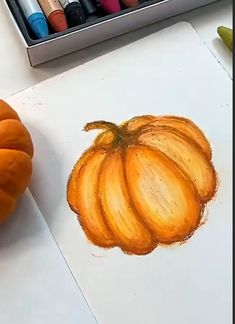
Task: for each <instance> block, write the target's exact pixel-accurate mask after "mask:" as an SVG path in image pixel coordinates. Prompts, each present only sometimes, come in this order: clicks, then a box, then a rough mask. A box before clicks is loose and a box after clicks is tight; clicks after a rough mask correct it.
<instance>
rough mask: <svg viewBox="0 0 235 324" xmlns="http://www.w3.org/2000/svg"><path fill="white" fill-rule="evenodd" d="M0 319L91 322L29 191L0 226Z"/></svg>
mask: <svg viewBox="0 0 235 324" xmlns="http://www.w3.org/2000/svg"><path fill="white" fill-rule="evenodd" d="M0 268H1V271H0V286H1V289H0V323H9V324H10V323H11V324H25V323H32V324H42V323H45V324H46V323H57V324H64V323H68V324H77V323H80V322H81V323H89V324H95V323H97V322H96V321H95V319H94V317H93V314H92V313H91V311H90V309H89V307H88V305H87V303H86V302H85V300H84V298H83V296H82V294H81V292H80V290H79V288H78V286H77V284H76V281H75V280H74V278H73V276H72V275H71V273H70V271H69V268H68V267H67V265H66V262H65V260H64V258H63V256H62V255H61V253H60V250H59V249H58V246H57V245H56V242H55V241H54V239H53V237H52V235H51V233H50V231H49V230H48V227H47V225H46V223H45V221H44V219H43V217H42V215H41V213H40V211H39V210H38V207H37V205H36V204H35V201H34V200H33V198H32V195H31V193H30V192H29V191H27V192H26V194H25V195H24V196H23V197H22V199H21V200H20V203H19V206H18V208H17V210H16V211H15V213H14V214H13V215H12V217H11V218H10V219H9V220H8V221H7V222H6V223H5V224H4V225H1V228H0Z"/></svg>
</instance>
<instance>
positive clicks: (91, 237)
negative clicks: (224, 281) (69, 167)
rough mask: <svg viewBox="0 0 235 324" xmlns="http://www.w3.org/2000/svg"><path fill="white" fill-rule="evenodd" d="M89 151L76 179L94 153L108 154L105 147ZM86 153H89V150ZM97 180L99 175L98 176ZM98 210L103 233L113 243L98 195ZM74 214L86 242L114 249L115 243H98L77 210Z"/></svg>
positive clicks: (100, 167) (97, 188)
mask: <svg viewBox="0 0 235 324" xmlns="http://www.w3.org/2000/svg"><path fill="white" fill-rule="evenodd" d="M90 150H91V154H89V155H88V156H87V158H86V159H85V160H84V161H83V164H82V166H81V167H80V169H79V171H78V173H77V177H76V179H79V177H80V174H81V172H82V171H83V168H84V167H85V166H86V163H87V162H88V161H89V160H91V159H92V158H93V155H94V153H95V152H97V151H100V150H102V151H104V152H105V153H106V156H107V154H108V152H107V148H106V147H103V148H102V147H99V148H98V147H97V148H96V147H91V148H90ZM87 151H89V149H88V150H87ZM106 156H105V158H104V160H105V159H106ZM103 162H104V161H102V162H101V164H100V166H99V174H100V172H101V169H102V165H103ZM97 179H99V175H98V177H97ZM76 182H77V181H76ZM95 191H96V192H99V187H98V181H97V183H96V190H95ZM98 208H99V212H100V215H101V218H102V221H103V224H104V227H105V231H106V233H107V234H108V236H109V239H110V241H111V242H112V241H113V242H114V239H113V233H112V231H111V230H110V228H109V226H108V225H107V222H106V219H105V217H104V213H103V210H102V208H101V205H100V200H99V195H98ZM76 214H77V216H78V217H77V219H78V221H79V223H80V225H81V227H82V228H83V230H84V232H85V233H86V236H87V238H88V240H90V241H91V242H93V244H95V245H98V246H100V247H103V248H110V247H114V246H115V245H114V243H115V242H114V243H111V242H110V243H109V244H108V245H107V244H102V243H101V242H100V241H99V242H98V240H97V237H95V235H94V234H93V233H92V232H91V231H90V230H89V228H88V227H87V226H86V225H85V224H83V222H82V215H81V213H80V211H79V208H78V209H77V211H76Z"/></svg>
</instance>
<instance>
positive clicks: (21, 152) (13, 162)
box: [0, 149, 32, 199]
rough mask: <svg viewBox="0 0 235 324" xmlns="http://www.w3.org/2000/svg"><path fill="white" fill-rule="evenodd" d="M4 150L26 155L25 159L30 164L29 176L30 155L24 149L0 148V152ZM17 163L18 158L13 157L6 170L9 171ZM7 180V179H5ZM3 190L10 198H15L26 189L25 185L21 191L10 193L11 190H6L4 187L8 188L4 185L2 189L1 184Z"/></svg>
mask: <svg viewBox="0 0 235 324" xmlns="http://www.w3.org/2000/svg"><path fill="white" fill-rule="evenodd" d="M4 151H6V152H7V151H11V152H17V153H18V154H20V155H22V156H25V157H27V159H28V162H30V166H31V168H30V169H31V170H30V171H31V174H30V177H29V178H31V175H32V159H31V157H30V156H29V155H28V154H27V153H25V152H24V151H19V150H13V149H1V153H2V152H4ZM24 162H26V160H25V161H24ZM17 164H18V158H17V157H15V158H14V159H13V160H12V161H11V162H10V164H9V165H8V166H7V170H6V171H7V172H8V171H9V170H11V169H13V166H14V165H17ZM7 182H8V181H7ZM0 188H1V189H2V190H3V191H4V192H6V193H7V194H8V195H9V196H11V197H12V198H14V199H17V198H18V197H19V196H20V195H21V194H22V193H23V192H24V191H25V189H26V187H25V188H24V189H23V191H22V190H21V192H19V193H18V194H17V195H13V194H12V192H11V191H8V190H6V188H7V189H8V186H6V187H5V186H4V189H3V186H1V187H0Z"/></svg>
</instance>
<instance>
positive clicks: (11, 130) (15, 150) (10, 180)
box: [0, 100, 33, 224]
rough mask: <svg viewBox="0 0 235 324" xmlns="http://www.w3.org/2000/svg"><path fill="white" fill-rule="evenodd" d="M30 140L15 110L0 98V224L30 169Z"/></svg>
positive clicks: (11, 206) (14, 200) (19, 193)
mask: <svg viewBox="0 0 235 324" xmlns="http://www.w3.org/2000/svg"><path fill="white" fill-rule="evenodd" d="M32 157H33V143H32V140H31V136H30V134H29V132H28V131H27V129H26V128H25V127H24V125H23V124H22V122H21V120H20V118H19V116H18V115H17V113H16V112H15V111H14V110H13V109H12V108H11V107H10V106H9V105H8V104H7V103H6V102H4V101H2V100H0V224H1V223H3V222H4V221H5V220H6V219H7V218H8V217H9V216H10V214H11V213H12V211H13V210H14V208H15V206H16V202H17V200H18V198H19V197H20V195H21V194H22V193H23V192H24V191H25V189H26V187H27V186H28V184H29V181H30V177H31V173H32Z"/></svg>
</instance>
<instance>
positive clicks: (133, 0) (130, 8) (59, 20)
mask: <svg viewBox="0 0 235 324" xmlns="http://www.w3.org/2000/svg"><path fill="white" fill-rule="evenodd" d="M3 1H4V2H5V4H6V6H7V8H8V9H9V13H10V15H11V17H12V20H13V22H14V23H15V25H16V28H17V30H18V32H19V34H20V35H21V38H22V40H23V42H24V45H25V48H26V51H27V53H28V57H29V61H30V64H31V66H36V65H39V64H41V63H43V62H46V61H49V60H52V59H54V58H56V57H59V56H62V55H65V54H68V53H71V52H74V51H76V50H79V49H82V48H85V47H88V46H90V45H93V44H95V43H99V42H102V41H104V40H107V39H110V38H112V37H115V36H117V35H121V34H123V33H127V32H129V31H132V30H134V29H137V28H140V27H143V26H145V25H149V24H152V23H154V22H157V21H160V20H163V19H165V18H168V17H171V16H174V15H177V14H180V13H182V12H185V11H188V10H191V9H194V8H197V7H200V6H203V5H206V4H208V3H210V2H213V1H215V0H3Z"/></svg>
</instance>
